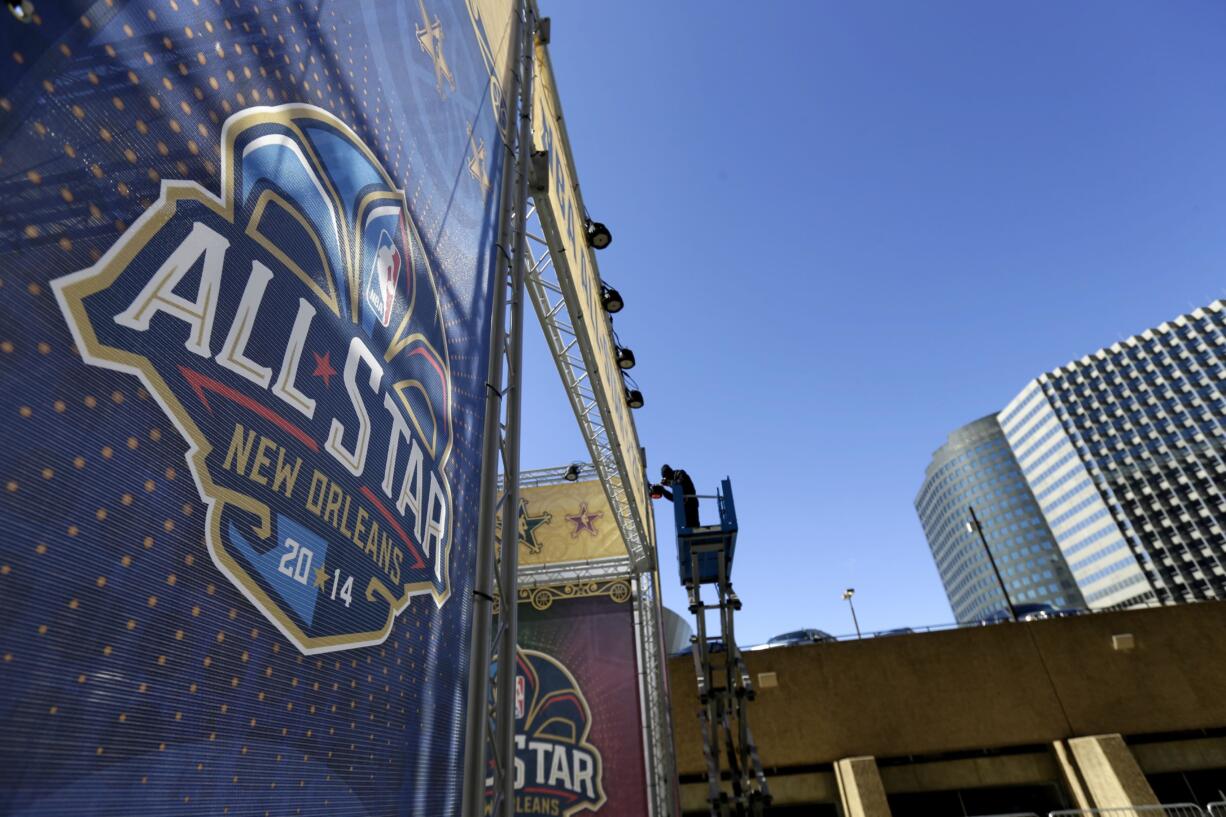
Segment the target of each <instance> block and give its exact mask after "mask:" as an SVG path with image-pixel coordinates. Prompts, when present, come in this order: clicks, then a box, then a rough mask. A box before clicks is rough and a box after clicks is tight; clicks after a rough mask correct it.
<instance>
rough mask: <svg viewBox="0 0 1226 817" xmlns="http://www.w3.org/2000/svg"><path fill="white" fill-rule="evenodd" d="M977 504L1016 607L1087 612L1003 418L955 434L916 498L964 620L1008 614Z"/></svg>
mask: <svg viewBox="0 0 1226 817" xmlns="http://www.w3.org/2000/svg"><path fill="white" fill-rule="evenodd" d="M971 507H974V509H975V513H976V515H977V516H978V517H979V521H980V523H981V524H982V525H983V533H984V537H985V538H986V539H987V542H988V546H989V547H990V548H991V550H992V555H993V557H994V558H995V559H996V563H997V566H998V567H999V568H1000V573H1001V578H1002V580H1003V581H1004V584H1005V587H1006V588H1007V591H1008V593H1009V599H1010V600H1011V601H1012V602H1013V603H1014V604H1032V603H1038V602H1045V603H1047V604H1051V605H1053V606H1056V607H1082V606H1083V602H1082V598H1081V594H1080V593H1079V592H1078V590H1077V584H1076V583H1075V582H1074V580H1073V576H1072V574H1071V573H1070V572H1069V569H1068V567H1067V566H1066V565H1065V563H1064V560H1063V559H1062V558H1061V557H1060V551H1059V550H1058V549H1057V548H1056V545H1055V540H1054V538H1053V536H1052V533H1051V530H1050V529H1049V528H1048V526H1047V522H1046V520H1045V519H1044V517H1043V514H1042V512H1041V510H1040V508H1039V506H1038V504H1037V503H1036V501H1035V498H1034V496H1033V494H1031V492H1030V488H1029V486H1028V484H1027V482H1026V479H1025V477H1024V476H1023V474H1022V470H1021V468H1020V467H1019V466H1018V462H1017V460H1016V459H1015V458H1014V456H1013V452H1012V451H1011V450H1010V447H1009V443H1008V441H1007V440H1006V439H1005V435H1004V434H1003V433H1002V431H1001V427H1000V424H999V423H998V422H997V417H996V415H994V414H992V415H988V416H987V417H982V418H980V419H978V420H976V421H975V422H973V423H969V424H967V425H965V426H963V427H962V428H959V429H958V430H956V431H954V432H953V433H951V434H950V435H949V439H948V440H947V441H946V442H945V444H944V445H942V446H941V447H940V448H939V449H937V450H936V452H935V453H934V454H933V455H932V462H931V463H929V465H928V469H927V471H926V472H925V474H924V483H923V485H922V486H921V487H920V491H919V494H918V496H916V498H915V509H916V511H917V512H918V514H919V518H920V523H921V524H922V525H923V528H924V534H925V536H927V538H928V545H929V547H930V548H931V549H932V556H933V558H934V559H935V560H936V565H937V571H938V572H939V573H940V575H941V581H942V583H944V585H945V593H946V595H947V596H948V597H949V605H950V607H952V608H953V611H954V617H955V618H956V619H957V620H958V622H960V623H966V622H972V621H979V620H981V619H983V618H985V617H987V616H988V615H990V614H992V613H995V612H998V611H1001V610H1004V609H1006V607H1007V605H1006V603H1005V599H1004V596H1003V594H1002V592H1001V588H1000V584H999V583H998V582H997V580H996V576H995V574H994V573H993V572H992V566H991V563H990V562H989V561H988V558H987V556H986V554H985V553H984V549H983V544H982V543H981V542H980V540H979V536H978V534H977V533H974V532H973V531H969V530H967V524H966V523H967V522H968V521H969V519H970V512H969V508H971Z"/></svg>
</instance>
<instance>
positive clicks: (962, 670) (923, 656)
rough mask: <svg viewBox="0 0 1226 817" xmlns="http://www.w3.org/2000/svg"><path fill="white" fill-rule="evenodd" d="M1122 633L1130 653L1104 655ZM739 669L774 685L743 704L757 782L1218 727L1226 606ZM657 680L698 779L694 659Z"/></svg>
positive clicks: (820, 648) (867, 648)
mask: <svg viewBox="0 0 1226 817" xmlns="http://www.w3.org/2000/svg"><path fill="white" fill-rule="evenodd" d="M747 603H752V600H747ZM1122 634H1129V635H1132V636H1133V640H1134V643H1135V647H1134V648H1133V649H1132V650H1131V651H1118V650H1115V649H1113V647H1112V636H1114V635H1122ZM746 661H747V663H748V665H749V669H750V671H751V672H752V673H753V674H754V676H755V678H756V676H757V674H758V673H762V672H774V673H776V676H777V679H778V686H777V687H774V688H768V689H762V690H759V692H758V696H757V700H756V701H754V702H753V703H751V704H750V707H749V713H750V716H749V717H750V725H751V727H752V730H753V734H754V737H755V739H756V740H757V743H758V746H759V749H760V752H761V756H762V762H763V764H764V765H765V766H766V767H768V775H769V774H770V770H769V767H806V766H809V767H811V766H813V765H814V764H828V763H833V762H835V761H837V760H839V759H841V758H847V757H855V756H860V755H871V756H876V757H878V758H890V757H900V756H907V755H940V754H944V753H951V752H958V751H966V750H975V749H993V748H1004V747H1016V746H1039V745H1044V744H1051V743H1052V742H1053V741H1056V740H1061V739H1067V738H1072V737H1078V736H1085V735H1100V734H1111V733H1119V734H1123V735H1125V736H1128V735H1139V734H1146V733H1157V732H1179V731H1184V730H1195V729H1208V728H1216V727H1226V695H1223V694H1222V688H1223V679H1224V678H1226V602H1206V603H1202V604H1194V605H1181V606H1177V607H1165V608H1157V609H1151V610H1132V611H1122V612H1115V613H1097V614H1094V615H1086V616H1080V617H1077V618H1069V619H1059V620H1054V621H1040V622H1033V623H1028V624H999V625H995V626H990V627H975V628H965V629H961V630H951V631H948V632H938V633H919V634H915V635H903V636H893V637H889V638H878V639H866V640H863V641H853V642H843V643H835V644H814V645H806V646H798V647H782V648H777V649H772V650H762V651H757V652H752V653H748V654H747V655H746ZM669 673H670V676H671V683H672V695H673V724H674V729H675V732H676V747H677V765H678V771H679V772H680V773H681V774H682V775H687V774H688V775H693V774H704V773H705V768H704V766H703V760H702V753H701V748H700V737H699V731H698V720H697V717H696V713H697V709H698V701H697V695H696V686H695V682H694V671H693V663H692V659H690V658H689V657H684V658H674V659H671V660H670V661H669ZM1156 752H1157V750H1153V752H1152V753H1153V754H1156ZM1212 753H1213V751H1210V754H1212ZM1141 758H1142V761H1143V763H1144V761H1145V755H1144V754H1143V753H1142V754H1141ZM1155 761H1156V758H1155ZM797 771H800V770H799V769H797ZM899 774H901V773H895V772H892V771H891V772H887V773H886V781H887V784H888V783H889V782H890V778H891V777H895V778H896V777H897V776H898V775H899ZM887 788H888V785H887Z"/></svg>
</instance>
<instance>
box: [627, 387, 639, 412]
mask: <svg viewBox="0 0 1226 817" xmlns="http://www.w3.org/2000/svg"><path fill="white" fill-rule="evenodd" d="M626 405H627V406H629V407H630V408H632V409H637V408H642V407H643V393H642V392H641V391H639V390H638V389H626Z"/></svg>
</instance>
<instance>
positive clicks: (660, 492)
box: [651, 482, 664, 499]
mask: <svg viewBox="0 0 1226 817" xmlns="http://www.w3.org/2000/svg"><path fill="white" fill-rule="evenodd" d="M651 498H652V499H663V498H664V486H663V485H661V484H660V483H658V482H653V483H651Z"/></svg>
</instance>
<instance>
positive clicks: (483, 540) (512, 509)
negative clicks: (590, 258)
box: [462, 0, 536, 817]
mask: <svg viewBox="0 0 1226 817" xmlns="http://www.w3.org/2000/svg"><path fill="white" fill-rule="evenodd" d="M535 37H536V19H535V16H534V14H533V9H532V7H531V6H530V4H528V3H527V2H524V0H519V2H517V5H516V10H515V17H514V23H513V35H512V43H513V45H512V55H511V63H510V78H509V79H510V82H509V83H508V86H509V88H510V94H509V100H510V103H509V105H510V107H509V111H510V113H511V114H512V115H514V114H516V113H518V116H519V122H518V124H519V127H518V133H516V134H511V133H508V134H507V136H506V139H507V141H506V143H504V155H503V162H504V169H503V173H502V186H501V188H500V192H499V195H500V202H499V211H498V212H499V224H498V236H497V248H496V252H497V258H496V260H495V264H496V274H495V278H494V292H493V310H492V319H491V326H490V350H489V371H488V375H487V377H488V380H487V382H486V397H485V426H484V429H483V437H482V459H481V462H482V467H481V497H480V507H479V511H478V520H477V554H476V574H475V577H474V581H473V623H472V653H471V664H470V672H469V677H468V696H467V713H468V714H467V720H466V723H465V744H464V791H463V804H462V813H463V814H464V815H465V817H484V816H485V815H492V817H514V814H515V774H514V769H515V708H514V697H515V696H514V695H513V694H510V690H512V689H513V688H514V685H515V666H516V661H515V651H516V646H517V642H518V614H517V611H516V605H514V604H510V605H506V609H504V610H503V611H502V612H501V614H500V615H498V617H497V619H495V617H494V602H495V597H496V596H501V597H502V598H515V594H516V583H517V581H518V577H517V573H518V564H517V562H518V554H519V548H518V547H503V548H500V547H498V543H497V530H498V524H497V521H496V520H497V518H498V514H499V513H501V514H502V517H501V518H502V529H503V530H511V531H513V530H517V528H518V526H517V523H518V515H519V442H520V434H519V432H520V410H521V402H522V401H521V391H522V389H521V387H522V380H521V372H522V364H523V335H524V332H523V320H524V303H523V302H524V274H525V269H526V263H525V262H526V259H527V257H528V256H527V252H526V251H525V249H524V247H525V244H526V237H525V235H526V226H527V222H526V218H525V217H526V211H527V200H528V196H527V184H528V178H527V176H528V171H527V164H526V161H525V160H526V158H527V156H526V154H527V152H528V149H529V148H530V146H531V145H532V131H531V123H532V84H533V68H534V66H535V64H536V61H535V58H534V53H533V43H534V40H535ZM509 130H510V129H509V128H508V131H509ZM504 375H505V387H504V385H503V384H504ZM499 465H501V469H502V482H503V485H502V488H501V489H500V486H499V476H498V473H499ZM495 585H496V586H495ZM495 621H496V622H497V625H496V626H495ZM492 665H496V666H497V677H496V678H494V679H493V681H492V683H491V678H490V675H491V672H490V668H491V666H492Z"/></svg>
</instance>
